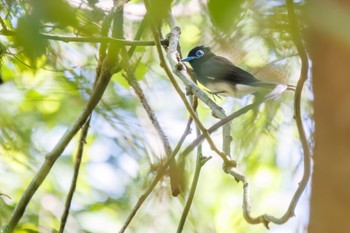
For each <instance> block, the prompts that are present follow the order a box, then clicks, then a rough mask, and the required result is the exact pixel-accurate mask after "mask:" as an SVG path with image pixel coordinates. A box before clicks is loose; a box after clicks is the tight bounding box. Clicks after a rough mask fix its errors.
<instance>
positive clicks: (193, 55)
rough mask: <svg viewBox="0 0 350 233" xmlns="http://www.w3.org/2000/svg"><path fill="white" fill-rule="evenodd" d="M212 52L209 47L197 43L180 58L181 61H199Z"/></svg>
mask: <svg viewBox="0 0 350 233" xmlns="http://www.w3.org/2000/svg"><path fill="white" fill-rule="evenodd" d="M212 54H213V53H212V52H211V51H210V48H209V47H205V46H204V45H199V46H196V47H194V48H193V49H191V51H190V52H189V53H188V55H187V57H186V58H184V59H182V60H181V61H187V62H193V61H197V60H198V61H199V60H204V59H205V58H208V57H210V56H211V55H212Z"/></svg>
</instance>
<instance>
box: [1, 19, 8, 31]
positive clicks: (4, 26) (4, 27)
mask: <svg viewBox="0 0 350 233" xmlns="http://www.w3.org/2000/svg"><path fill="white" fill-rule="evenodd" d="M0 25H1V27H2V30H3V31H8V28H7V26H6V23H5V21H4V20H3V19H2V18H1V17H0Z"/></svg>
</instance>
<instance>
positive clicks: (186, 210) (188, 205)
mask: <svg viewBox="0 0 350 233" xmlns="http://www.w3.org/2000/svg"><path fill="white" fill-rule="evenodd" d="M195 99H197V97H196V98H195ZM196 134H197V136H198V135H199V134H200V130H199V128H198V127H196ZM202 158H203V156H202V145H199V146H198V147H197V158H196V168H195V171H194V175H193V179H192V185H191V189H190V193H189V195H188V198H187V201H186V204H185V208H184V210H183V211H182V214H181V218H180V221H179V225H178V227H177V231H176V232H177V233H181V232H182V230H183V228H184V225H185V222H186V219H187V216H188V213H189V211H190V208H191V205H192V202H193V198H194V194H195V193H196V189H197V184H198V181H199V175H200V172H201V169H202V166H203V163H202Z"/></svg>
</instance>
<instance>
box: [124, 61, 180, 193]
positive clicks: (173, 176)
mask: <svg viewBox="0 0 350 233" xmlns="http://www.w3.org/2000/svg"><path fill="white" fill-rule="evenodd" d="M124 65H125V66H128V65H127V64H124ZM126 71H127V75H125V76H124V78H125V79H126V80H127V82H128V83H129V85H130V86H131V87H132V89H133V90H134V92H135V94H136V95H137V97H138V98H139V100H140V102H141V104H142V106H143V108H144V110H145V111H146V113H147V115H148V118H149V119H150V120H151V122H152V124H153V126H154V128H155V129H156V131H157V133H158V135H159V137H160V139H161V141H162V144H163V148H164V151H165V154H166V156H167V157H168V158H169V157H170V156H171V154H172V149H171V146H170V143H169V140H168V137H167V136H166V134H165V132H164V130H163V128H162V127H161V125H160V123H159V121H158V119H157V117H156V114H155V113H154V111H153V109H152V107H151V105H150V104H149V103H148V101H147V99H146V96H145V95H144V92H143V90H142V88H141V87H140V85H139V83H138V82H137V80H136V78H135V74H134V73H133V72H132V71H131V68H130V67H126ZM177 178H178V177H177V169H176V163H175V160H173V161H171V163H170V184H171V191H172V194H173V196H177V195H178V194H179V193H180V183H179V182H178V181H177Z"/></svg>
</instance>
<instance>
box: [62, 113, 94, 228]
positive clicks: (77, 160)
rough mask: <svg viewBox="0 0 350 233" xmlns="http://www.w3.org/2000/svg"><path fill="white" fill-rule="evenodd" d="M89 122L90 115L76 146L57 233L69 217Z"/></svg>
mask: <svg viewBox="0 0 350 233" xmlns="http://www.w3.org/2000/svg"><path fill="white" fill-rule="evenodd" d="M90 120H91V115H90V117H89V119H88V120H87V121H86V122H85V124H84V126H83V129H82V131H81V135H80V140H79V146H78V151H77V154H76V157H75V165H74V174H73V179H72V182H71V185H70V188H69V192H68V195H67V198H66V203H65V205H64V211H63V214H62V217H61V222H60V229H59V231H58V232H59V233H63V231H64V227H65V226H66V222H67V218H68V215H69V210H70V206H71V203H72V200H73V195H74V192H75V189H76V187H77V182H78V175H79V170H80V165H81V158H82V157H83V151H84V145H85V143H86V136H87V134H88V131H89V127H90Z"/></svg>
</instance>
